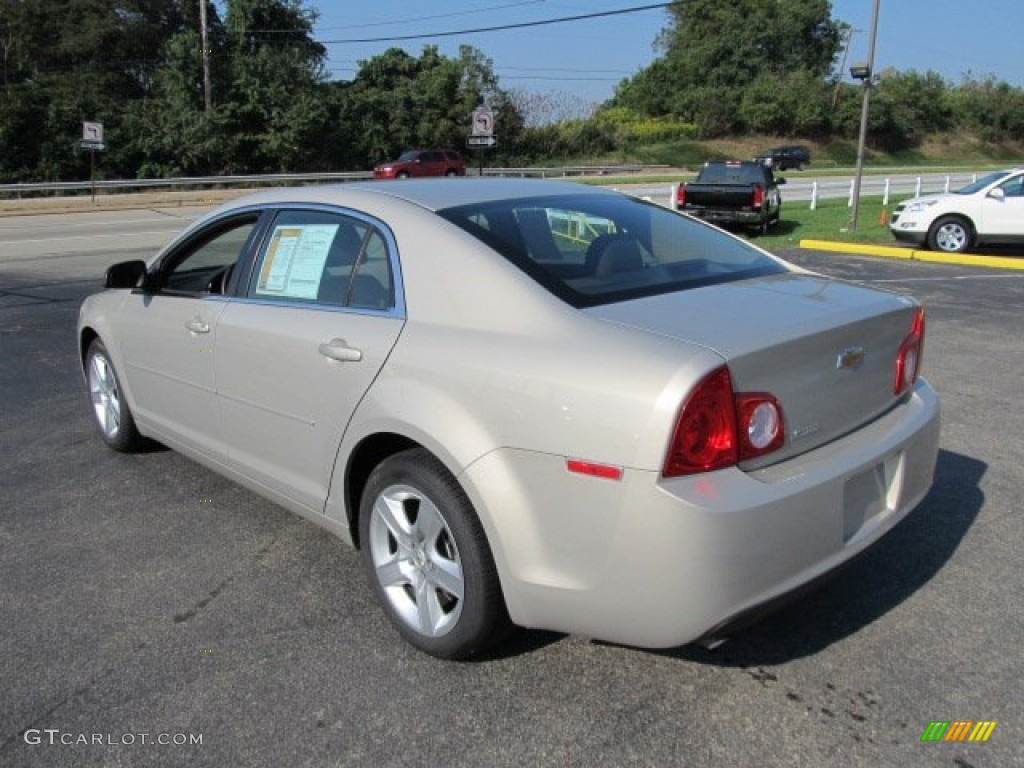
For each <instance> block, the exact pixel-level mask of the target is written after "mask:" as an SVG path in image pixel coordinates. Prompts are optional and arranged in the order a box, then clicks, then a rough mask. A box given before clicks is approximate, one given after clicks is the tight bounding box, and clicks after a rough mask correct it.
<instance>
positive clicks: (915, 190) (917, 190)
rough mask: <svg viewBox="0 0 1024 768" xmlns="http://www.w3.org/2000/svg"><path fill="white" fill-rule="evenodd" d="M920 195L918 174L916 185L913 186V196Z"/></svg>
mask: <svg viewBox="0 0 1024 768" xmlns="http://www.w3.org/2000/svg"><path fill="white" fill-rule="evenodd" d="M920 196H921V177H920V176H918V177H917V186H916V187H914V197H920Z"/></svg>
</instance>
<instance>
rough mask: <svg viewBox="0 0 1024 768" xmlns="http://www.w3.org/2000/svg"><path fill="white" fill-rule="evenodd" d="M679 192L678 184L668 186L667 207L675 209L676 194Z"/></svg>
mask: <svg viewBox="0 0 1024 768" xmlns="http://www.w3.org/2000/svg"><path fill="white" fill-rule="evenodd" d="M678 192H679V185H678V184H673V185H672V186H671V187H669V188H668V207H669V208H671V209H672V210H673V211H674V210H675V209H676V194H678Z"/></svg>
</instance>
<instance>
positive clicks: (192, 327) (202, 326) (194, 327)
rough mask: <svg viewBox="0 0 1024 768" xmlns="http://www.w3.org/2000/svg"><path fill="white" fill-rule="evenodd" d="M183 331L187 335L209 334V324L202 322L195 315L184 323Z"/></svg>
mask: <svg viewBox="0 0 1024 768" xmlns="http://www.w3.org/2000/svg"><path fill="white" fill-rule="evenodd" d="M185 330H186V331H188V332H189V333H209V332H210V324H209V323H205V322H203V319H202V318H201V317H199V315H196V316H195V317H193V318H192V319H191V320H189V321H188V322H187V323H185Z"/></svg>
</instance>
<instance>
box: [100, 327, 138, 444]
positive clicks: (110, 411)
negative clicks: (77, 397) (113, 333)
mask: <svg viewBox="0 0 1024 768" xmlns="http://www.w3.org/2000/svg"><path fill="white" fill-rule="evenodd" d="M85 377H86V380H87V381H88V383H89V399H90V401H91V402H92V415H93V421H94V423H95V424H96V428H97V429H98V430H99V433H100V437H102V438H103V442H105V443H106V444H107V445H109V446H110V447H111V448H113V449H114V450H115V451H120V452H121V453H131V452H133V451H138V450H139V449H141V448H142V447H143V446H144V445H145V442H146V440H145V438H144V437H142V435H140V434H139V430H138V429H137V428H136V427H135V419H134V417H133V416H132V411H131V408H129V407H128V401H127V400H126V399H125V397H124V390H123V389H122V388H121V380H120V379H119V378H118V376H117V371H116V370H115V369H114V364H113V362H111V360H110V353H109V352H107V348H106V346H104V344H103V342H102V341H100V340H99V339H94V340H93V342H92V343H91V344H90V345H89V350H88V352H86V354H85Z"/></svg>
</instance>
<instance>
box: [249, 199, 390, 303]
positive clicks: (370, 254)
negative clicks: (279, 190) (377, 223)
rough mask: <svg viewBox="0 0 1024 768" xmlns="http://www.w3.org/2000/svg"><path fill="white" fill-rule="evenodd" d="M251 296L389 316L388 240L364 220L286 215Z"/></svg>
mask: <svg viewBox="0 0 1024 768" xmlns="http://www.w3.org/2000/svg"><path fill="white" fill-rule="evenodd" d="M249 296H250V297H252V298H258V299H270V300H274V301H280V302H288V303H291V302H295V303H306V304H317V305H323V306H333V307H351V308H357V309H376V310H386V309H390V308H391V307H393V306H394V279H393V275H392V271H391V261H390V257H389V251H388V247H387V240H386V239H385V237H384V236H383V234H382V233H381V232H380V231H379V230H378V229H377V228H376V227H374V226H372V225H371V224H370V223H368V222H366V221H363V220H361V219H357V218H353V217H349V216H343V215H340V214H334V213H326V212H321V211H283V212H281V213H279V214H278V215H277V217H276V218H275V219H274V222H273V224H272V225H271V227H270V229H269V231H268V233H267V236H266V237H265V238H264V244H263V247H262V248H261V249H260V253H259V257H258V259H257V263H256V269H255V271H254V274H253V280H252V284H251V285H250V288H249Z"/></svg>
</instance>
